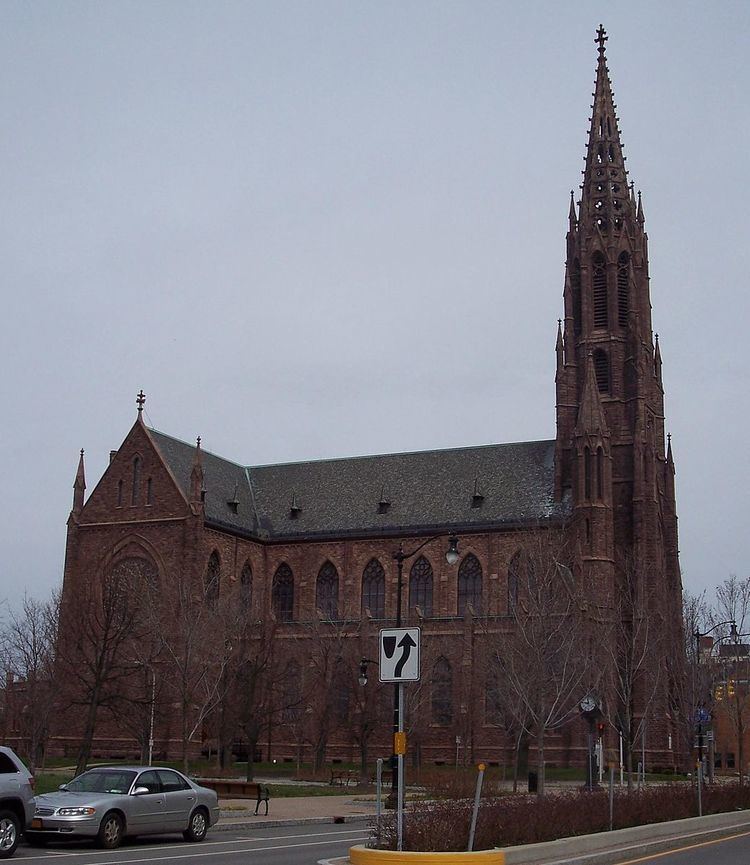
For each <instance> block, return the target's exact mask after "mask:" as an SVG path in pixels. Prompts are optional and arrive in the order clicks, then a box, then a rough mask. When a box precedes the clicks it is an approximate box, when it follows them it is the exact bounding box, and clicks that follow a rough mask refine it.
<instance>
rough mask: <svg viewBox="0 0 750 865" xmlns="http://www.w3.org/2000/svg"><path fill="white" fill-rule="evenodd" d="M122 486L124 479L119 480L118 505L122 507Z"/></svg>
mask: <svg viewBox="0 0 750 865" xmlns="http://www.w3.org/2000/svg"><path fill="white" fill-rule="evenodd" d="M122 488H123V483H122V480H119V481H117V507H118V508H121V507H122Z"/></svg>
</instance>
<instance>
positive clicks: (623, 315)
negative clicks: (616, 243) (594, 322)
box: [617, 252, 630, 327]
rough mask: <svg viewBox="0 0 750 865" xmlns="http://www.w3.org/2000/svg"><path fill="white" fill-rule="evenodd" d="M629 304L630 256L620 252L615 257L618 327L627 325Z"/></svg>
mask: <svg viewBox="0 0 750 865" xmlns="http://www.w3.org/2000/svg"><path fill="white" fill-rule="evenodd" d="M629 306H630V256H629V255H628V254H627V252H621V253H620V255H619V257H618V259H617V322H618V324H619V325H620V327H627V326H628V312H629Z"/></svg>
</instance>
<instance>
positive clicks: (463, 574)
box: [458, 553, 482, 616]
mask: <svg viewBox="0 0 750 865" xmlns="http://www.w3.org/2000/svg"><path fill="white" fill-rule="evenodd" d="M481 603H482V566H481V565H480V564H479V559H478V558H477V557H476V556H475V555H474V554H473V553H469V554H468V555H467V556H465V557H464V560H463V561H462V562H461V565H460V567H459V569H458V615H459V616H465V615H466V607H467V605H468V604H471V606H472V607H473V608H474V610H475V612H477V613H478V612H479V608H480V606H481Z"/></svg>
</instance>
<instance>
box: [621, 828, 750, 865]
mask: <svg viewBox="0 0 750 865" xmlns="http://www.w3.org/2000/svg"><path fill="white" fill-rule="evenodd" d="M748 835H750V832H738V833H737V834H736V835H727V836H725V837H724V838H714V840H713V841H701V842H700V843H699V844H689V845H688V846H687V847H675V848H673V849H672V850H663V851H662V852H661V853H652V854H651V855H650V856H641V857H639V858H638V859H625V860H624V861H623V862H618V863H617V865H635V863H636V862H650V861H651V860H652V859H661V857H662V856H671V855H672V854H674V853H682V852H683V851H685V850H697V849H698V848H699V847H709V846H710V845H711V844H721V842H722V841H731V840H733V839H734V838H745V837H746V836H748Z"/></svg>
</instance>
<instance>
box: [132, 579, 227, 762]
mask: <svg viewBox="0 0 750 865" xmlns="http://www.w3.org/2000/svg"><path fill="white" fill-rule="evenodd" d="M148 609H149V613H150V624H151V628H152V630H153V632H154V633H157V634H158V635H159V636H160V647H159V657H160V658H161V665H162V670H163V675H165V676H167V677H168V681H169V686H170V689H171V690H172V691H173V693H174V695H175V697H176V702H177V704H178V706H179V714H180V746H181V747H180V751H181V759H182V767H183V770H184V771H185V772H187V771H188V768H189V756H190V751H189V744H190V742H191V741H192V740H193V738H194V736H195V735H196V734H197V733H198V732H199V731H202V729H203V726H204V724H205V723H206V722H207V720H208V719H209V718H210V716H211V714H212V712H213V711H214V710H215V709H216V707H217V706H219V705H220V703H221V700H222V697H223V694H224V692H225V690H226V688H227V680H226V677H225V671H226V670H227V667H228V666H229V664H230V661H231V660H232V657H233V652H234V651H236V649H237V647H236V646H234V644H233V643H232V642H231V640H229V639H228V638H227V635H226V633H225V629H224V627H223V623H222V616H221V609H222V607H221V606H220V605H219V603H218V589H217V587H216V585H214V583H213V582H212V581H204V580H203V579H202V577H201V578H198V577H191V576H190V575H189V574H187V573H185V572H182V573H180V575H179V576H178V577H177V579H176V580H174V581H173V582H172V583H171V584H170V586H169V592H164V591H161V590H160V589H159V588H157V587H156V586H154V587H153V591H152V593H151V597H150V603H149V605H148Z"/></svg>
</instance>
